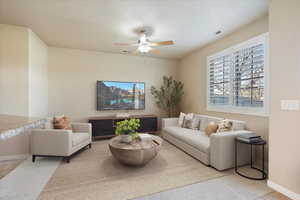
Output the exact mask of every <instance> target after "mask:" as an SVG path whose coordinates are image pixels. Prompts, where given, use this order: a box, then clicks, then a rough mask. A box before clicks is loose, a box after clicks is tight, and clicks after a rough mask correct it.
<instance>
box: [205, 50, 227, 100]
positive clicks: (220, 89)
mask: <svg viewBox="0 0 300 200" xmlns="http://www.w3.org/2000/svg"><path fill="white" fill-rule="evenodd" d="M208 62H209V92H208V95H209V102H208V103H209V104H210V105H227V104H229V102H230V70H231V65H232V60H231V56H230V55H224V56H220V57H216V58H212V59H210V60H209V61H208Z"/></svg>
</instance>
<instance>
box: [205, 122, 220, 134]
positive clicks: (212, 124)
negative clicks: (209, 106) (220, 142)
mask: <svg viewBox="0 0 300 200" xmlns="http://www.w3.org/2000/svg"><path fill="white" fill-rule="evenodd" d="M218 127H219V126H218V124H216V123H215V122H209V123H208V125H207V127H206V128H205V133H206V135H207V136H210V135H211V134H213V133H216V132H217V130H218Z"/></svg>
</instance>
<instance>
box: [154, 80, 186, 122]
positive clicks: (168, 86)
mask: <svg viewBox="0 0 300 200" xmlns="http://www.w3.org/2000/svg"><path fill="white" fill-rule="evenodd" d="M151 94H152V95H153V96H154V98H155V99H156V104H157V106H158V107H159V108H161V109H163V110H164V111H166V112H167V113H168V117H172V116H173V115H174V111H175V109H176V107H177V105H178V104H179V103H180V101H181V97H182V96H183V94H184V92H183V83H182V82H180V81H176V80H174V79H173V78H172V76H170V77H166V76H164V77H163V85H162V86H161V87H160V88H159V89H156V88H155V87H154V86H152V87H151Z"/></svg>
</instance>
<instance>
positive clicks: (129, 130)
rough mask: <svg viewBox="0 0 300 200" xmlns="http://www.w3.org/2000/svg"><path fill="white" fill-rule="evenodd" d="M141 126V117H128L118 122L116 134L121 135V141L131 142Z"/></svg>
mask: <svg viewBox="0 0 300 200" xmlns="http://www.w3.org/2000/svg"><path fill="white" fill-rule="evenodd" d="M139 127H140V120H139V119H126V120H123V121H119V122H117V127H116V135H118V136H120V138H121V142H125V143H130V142H131V141H132V138H135V137H137V132H136V131H137V130H138V128H139Z"/></svg>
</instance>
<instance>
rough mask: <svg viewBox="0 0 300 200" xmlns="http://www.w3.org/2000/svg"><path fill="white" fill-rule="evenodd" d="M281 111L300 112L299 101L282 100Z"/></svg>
mask: <svg viewBox="0 0 300 200" xmlns="http://www.w3.org/2000/svg"><path fill="white" fill-rule="evenodd" d="M281 110H299V100H281Z"/></svg>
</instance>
